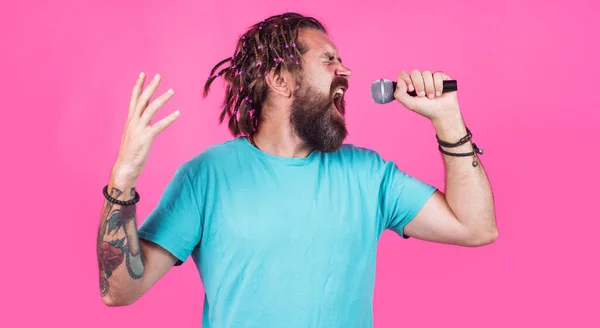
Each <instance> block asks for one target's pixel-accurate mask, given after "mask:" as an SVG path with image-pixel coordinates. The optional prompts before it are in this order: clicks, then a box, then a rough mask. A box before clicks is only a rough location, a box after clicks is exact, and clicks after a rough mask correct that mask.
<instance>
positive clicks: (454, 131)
mask: <svg viewBox="0 0 600 328" xmlns="http://www.w3.org/2000/svg"><path fill="white" fill-rule="evenodd" d="M433 124H434V127H435V130H436V133H437V135H438V137H439V138H440V139H441V140H443V141H446V142H449V143H455V142H457V141H458V140H460V139H461V138H462V137H464V136H465V135H466V134H467V130H466V127H465V124H464V121H463V118H462V116H461V114H460V111H459V110H454V111H448V112H446V113H444V115H443V116H441V117H438V118H436V119H434V120H433ZM442 149H443V150H445V151H448V152H451V153H470V152H473V151H474V148H473V144H472V143H471V142H467V143H466V144H464V145H461V146H458V147H452V148H445V147H442ZM442 156H443V158H444V164H445V167H446V190H445V195H446V201H447V202H448V205H449V206H450V208H451V209H452V211H453V212H454V214H455V216H456V217H457V219H458V220H459V221H460V222H461V223H462V224H463V226H464V227H465V228H466V229H467V231H468V232H469V235H470V236H472V238H474V239H475V240H476V243H487V242H489V241H493V240H494V239H495V238H496V235H497V230H496V219H495V214H494V199H493V195H492V190H491V187H490V183H489V180H488V177H487V174H486V172H485V169H484V168H483V165H481V162H480V161H479V158H478V157H477V154H475V155H473V156H465V157H455V156H449V155H442Z"/></svg>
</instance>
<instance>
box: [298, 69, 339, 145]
mask: <svg viewBox="0 0 600 328" xmlns="http://www.w3.org/2000/svg"><path fill="white" fill-rule="evenodd" d="M339 87H344V88H346V89H347V88H348V80H347V79H345V78H343V77H336V78H335V79H334V80H333V81H332V83H331V90H330V91H329V94H326V93H323V92H320V91H318V90H316V89H315V88H314V87H313V86H311V85H310V84H309V83H308V82H307V81H306V80H304V79H303V80H302V83H301V84H300V87H299V89H298V91H297V92H296V95H295V97H294V100H293V102H292V108H291V116H290V123H291V126H292V128H293V129H294V132H295V133H296V135H298V137H300V138H301V139H302V140H304V142H306V144H307V145H308V146H310V147H312V148H314V149H317V150H319V151H322V152H332V151H336V150H337V149H339V148H340V147H341V146H342V143H343V142H344V139H346V136H347V135H348V131H347V130H346V122H345V120H344V118H343V114H344V113H345V102H344V98H343V96H341V99H339V100H338V101H334V96H335V90H337V89H338V88H339ZM336 104H337V105H338V109H339V110H340V111H341V114H342V115H340V113H337V111H338V110H337V109H336V106H335V105H336Z"/></svg>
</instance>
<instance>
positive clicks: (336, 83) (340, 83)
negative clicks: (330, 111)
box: [329, 76, 349, 96]
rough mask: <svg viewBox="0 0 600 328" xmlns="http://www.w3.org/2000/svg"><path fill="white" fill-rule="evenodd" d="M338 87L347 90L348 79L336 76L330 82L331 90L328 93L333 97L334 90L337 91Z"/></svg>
mask: <svg viewBox="0 0 600 328" xmlns="http://www.w3.org/2000/svg"><path fill="white" fill-rule="evenodd" d="M339 87H342V88H344V89H346V90H347V89H348V87H349V86H348V79H346V78H345V77H341V76H336V77H335V78H334V79H333V81H331V90H330V91H329V93H330V95H331V96H333V94H334V93H335V90H337V89H338V88H339Z"/></svg>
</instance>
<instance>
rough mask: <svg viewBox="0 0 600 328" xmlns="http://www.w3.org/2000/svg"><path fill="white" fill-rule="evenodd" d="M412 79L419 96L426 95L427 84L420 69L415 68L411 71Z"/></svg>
mask: <svg viewBox="0 0 600 328" xmlns="http://www.w3.org/2000/svg"><path fill="white" fill-rule="evenodd" d="M410 79H411V80H412V84H413V86H414V87H415V92H416V93H417V97H425V84H424V83H423V76H422V75H421V72H419V71H418V70H413V71H412V72H410Z"/></svg>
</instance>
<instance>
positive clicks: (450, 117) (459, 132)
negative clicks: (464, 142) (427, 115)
mask: <svg viewBox="0 0 600 328" xmlns="http://www.w3.org/2000/svg"><path fill="white" fill-rule="evenodd" d="M431 122H432V123H433V127H434V129H435V133H436V134H437V136H438V137H439V138H440V139H441V140H444V141H446V142H449V143H454V142H457V141H458V140H460V139H461V138H462V137H464V136H465V135H466V134H467V128H466V126H465V123H464V120H463V117H462V114H461V112H460V110H459V109H458V108H456V109H451V110H445V111H443V112H441V113H439V114H438V115H436V116H434V117H433V118H432V119H431Z"/></svg>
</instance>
